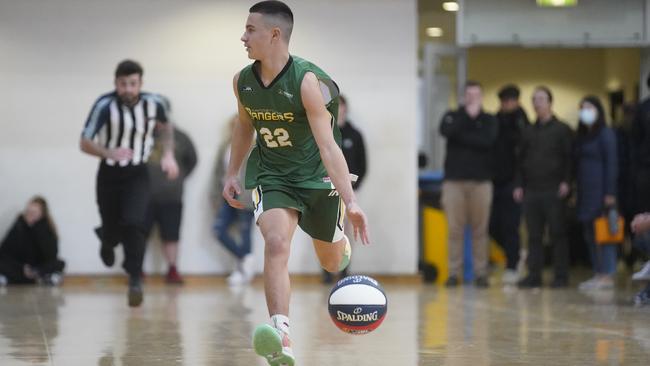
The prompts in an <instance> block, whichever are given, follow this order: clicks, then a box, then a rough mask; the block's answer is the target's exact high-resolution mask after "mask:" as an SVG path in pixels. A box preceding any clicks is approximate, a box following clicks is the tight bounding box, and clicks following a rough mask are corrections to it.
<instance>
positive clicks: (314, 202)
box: [252, 185, 345, 243]
mask: <svg viewBox="0 0 650 366" xmlns="http://www.w3.org/2000/svg"><path fill="white" fill-rule="evenodd" d="M252 194H253V204H254V206H255V222H257V220H258V219H259V217H260V215H261V214H262V212H264V211H268V210H270V209H272V208H288V209H292V210H296V211H298V213H299V216H300V218H299V220H298V225H299V226H300V228H301V229H302V230H303V231H304V232H306V233H307V234H308V235H309V236H311V237H312V238H314V239H318V240H322V241H326V242H330V243H334V242H337V241H339V240H341V239H342V238H343V228H344V225H343V220H344V219H345V204H344V203H343V200H342V199H341V198H340V197H339V194H338V192H337V191H336V190H333V189H307V188H294V187H287V186H277V185H276V186H258V187H257V188H255V189H254V190H253V192H252Z"/></svg>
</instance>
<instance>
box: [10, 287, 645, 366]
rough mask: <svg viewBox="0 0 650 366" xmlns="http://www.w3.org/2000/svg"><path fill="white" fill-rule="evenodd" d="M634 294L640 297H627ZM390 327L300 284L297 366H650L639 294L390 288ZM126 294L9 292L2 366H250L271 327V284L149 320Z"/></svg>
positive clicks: (220, 294) (160, 297)
mask: <svg viewBox="0 0 650 366" xmlns="http://www.w3.org/2000/svg"><path fill="white" fill-rule="evenodd" d="M628 286H629V285H628ZM384 287H385V289H386V292H387V294H388V299H389V305H388V315H387V318H386V320H385V322H384V323H383V324H382V326H381V327H380V328H379V329H378V330H377V331H375V332H373V333H371V334H368V335H365V336H351V335H347V334H344V333H343V332H341V331H339V330H338V329H337V328H336V327H335V326H334V325H333V324H332V323H331V320H330V319H329V315H328V313H327V307H326V303H327V296H328V294H329V291H330V287H329V286H324V285H321V284H319V283H317V282H316V281H311V282H306V283H297V284H295V285H294V286H293V288H292V291H293V294H292V307H291V321H292V338H293V341H294V351H295V354H296V357H297V360H298V365H308V366H318V365H342V366H345V365H355V366H371V365H372V366H375V365H400V366H415V365H423V366H424V365H449V366H463V365H472V366H477V365H549V364H550V365H647V364H648V360H650V325H649V324H648V319H650V317H649V316H650V308H635V307H633V306H632V305H631V303H630V301H629V300H630V298H631V295H632V293H633V292H634V290H635V289H634V288H631V287H623V288H622V289H620V290H618V291H609V292H607V291H604V292H590V293H581V292H579V291H577V290H575V289H567V290H548V289H543V290H537V291H519V290H516V289H512V288H499V287H493V288H490V289H488V290H477V289H475V288H473V287H471V286H465V287H459V288H457V289H453V290H447V289H445V288H440V287H436V286H429V285H422V284H419V283H416V282H414V281H405V282H404V283H399V282H394V283H393V282H390V283H387V284H384ZM125 300H126V299H125V294H124V288H123V287H122V286H117V285H112V284H106V283H99V284H92V285H84V286H65V287H64V288H37V287H10V288H7V289H3V290H2V291H0V365H2V366H25V365H49V366H88V365H98V366H136V365H137V366H143V365H144V366H147V365H156V366H171V365H175V366H204V365H205V366H214V365H230V366H251V365H264V361H263V360H262V359H260V358H258V357H257V356H256V355H255V354H254V353H253V351H252V349H251V346H250V336H251V333H252V330H253V328H254V326H255V325H256V324H258V323H261V322H265V321H267V318H268V315H267V312H266V306H265V299H264V292H263V288H262V285H261V283H260V282H256V283H255V285H254V286H252V287H250V288H241V289H230V288H228V287H227V286H225V285H223V284H222V283H219V282H217V283H211V284H203V285H200V286H192V285H190V286H185V287H183V288H180V287H165V286H164V285H149V286H147V288H146V299H145V304H144V306H143V307H142V308H140V309H136V310H133V309H129V308H128V307H127V306H126V301H125Z"/></svg>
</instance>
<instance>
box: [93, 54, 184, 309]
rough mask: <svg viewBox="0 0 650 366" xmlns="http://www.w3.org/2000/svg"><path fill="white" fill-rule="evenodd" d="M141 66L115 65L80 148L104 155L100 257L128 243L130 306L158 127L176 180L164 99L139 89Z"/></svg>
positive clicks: (110, 258) (135, 296)
mask: <svg viewBox="0 0 650 366" xmlns="http://www.w3.org/2000/svg"><path fill="white" fill-rule="evenodd" d="M142 73H143V70H142V67H141V66H140V65H139V64H138V63H137V62H135V61H132V60H125V61H122V62H120V63H119V64H118V65H117V69H116V70H115V90H114V91H113V92H111V93H108V94H104V95H102V96H101V97H99V99H97V101H96V102H95V104H94V105H93V107H92V109H91V111H90V115H89V116H88V120H87V121H86V124H85V127H84V129H83V132H82V133H81V141H80V148H81V151H83V152H85V153H86V154H90V155H93V156H97V157H99V158H100V159H101V162H100V164H99V171H98V172H97V204H98V206H99V213H100V216H101V220H102V227H101V229H100V230H99V231H98V234H99V237H100V238H101V249H100V256H101V259H102V262H104V264H105V265H106V266H108V267H110V266H112V265H113V264H114V262H115V253H114V251H113V250H114V248H115V247H116V246H117V245H118V244H119V243H120V242H121V243H122V246H123V248H124V264H123V267H124V269H125V270H126V272H127V273H128V275H129V291H128V303H129V306H132V307H136V306H140V304H142V261H143V259H144V252H145V241H146V237H145V230H144V229H145V228H144V221H145V217H146V211H147V207H148V205H149V196H150V192H149V189H150V188H149V175H148V172H147V166H146V162H147V159H148V158H149V154H150V153H151V149H152V146H153V131H154V129H155V128H156V127H157V130H158V131H159V132H160V136H159V137H160V139H161V141H162V144H163V151H164V152H163V156H162V159H161V167H162V170H163V171H164V172H165V173H166V174H167V178H169V179H175V178H176V176H177V175H178V166H177V164H176V160H175V158H174V149H173V145H174V140H173V130H172V126H171V124H170V123H167V116H166V113H165V109H164V107H163V105H162V103H161V102H160V99H159V98H158V97H157V96H156V95H154V94H149V93H143V92H141V91H140V89H141V87H142Z"/></svg>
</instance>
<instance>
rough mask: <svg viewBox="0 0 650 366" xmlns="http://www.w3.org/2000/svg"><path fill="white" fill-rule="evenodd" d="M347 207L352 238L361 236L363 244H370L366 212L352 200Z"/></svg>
mask: <svg viewBox="0 0 650 366" xmlns="http://www.w3.org/2000/svg"><path fill="white" fill-rule="evenodd" d="M346 207H347V215H348V220H350V223H351V224H352V227H353V228H354V240H357V239H359V238H361V242H362V243H363V244H365V245H368V244H370V235H369V233H368V219H367V218H366V214H365V213H363V210H361V207H359V205H358V204H357V203H356V202H352V203H350V204H349V205H347V206H346Z"/></svg>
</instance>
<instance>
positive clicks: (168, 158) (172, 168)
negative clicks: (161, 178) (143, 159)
mask: <svg viewBox="0 0 650 366" xmlns="http://www.w3.org/2000/svg"><path fill="white" fill-rule="evenodd" d="M160 167H161V168H162V171H163V172H165V173H167V179H169V180H174V179H176V178H177V177H178V164H177V163H176V158H174V154H171V153H168V154H164V155H163V157H162V159H160Z"/></svg>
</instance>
